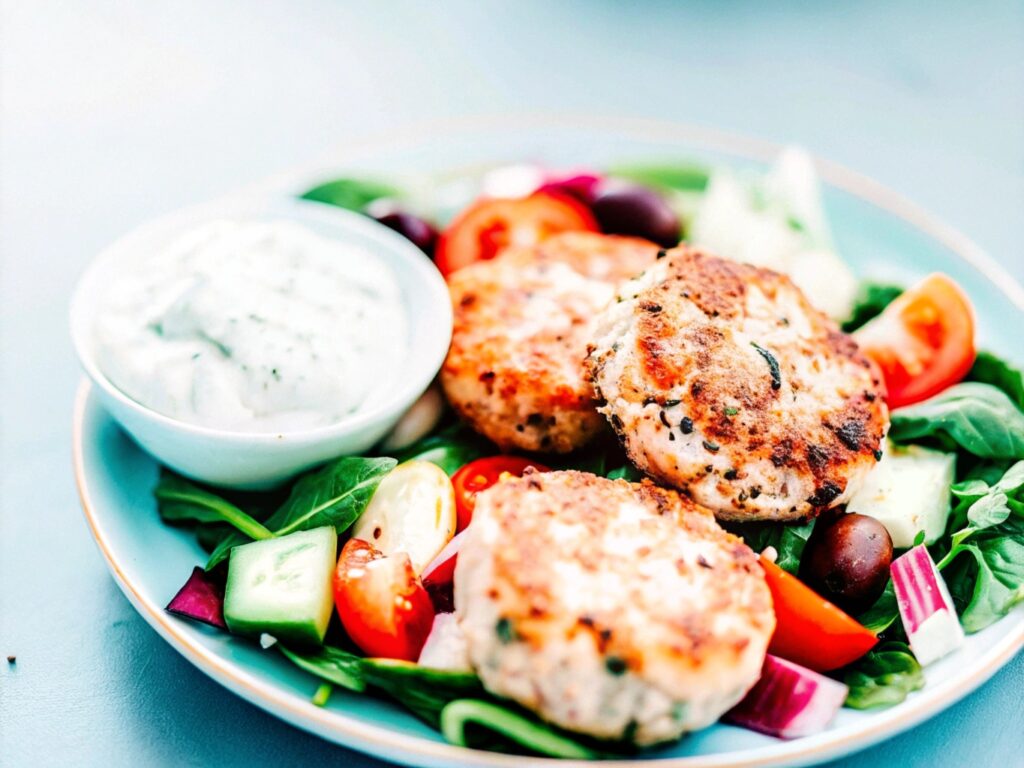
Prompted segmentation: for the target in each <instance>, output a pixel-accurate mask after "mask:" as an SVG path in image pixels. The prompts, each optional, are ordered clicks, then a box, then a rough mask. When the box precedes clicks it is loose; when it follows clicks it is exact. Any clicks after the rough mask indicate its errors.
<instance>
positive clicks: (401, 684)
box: [278, 643, 486, 727]
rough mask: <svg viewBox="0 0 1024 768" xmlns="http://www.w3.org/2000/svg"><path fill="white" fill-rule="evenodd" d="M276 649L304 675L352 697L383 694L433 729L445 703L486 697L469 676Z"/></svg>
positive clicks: (328, 652)
mask: <svg viewBox="0 0 1024 768" xmlns="http://www.w3.org/2000/svg"><path fill="white" fill-rule="evenodd" d="M278 647H279V648H280V649H281V653H283V654H284V655H285V657H286V658H287V659H288V660H289V661H291V662H292V663H293V664H295V665H296V666H297V667H300V668H301V669H304V670H305V671H306V672H309V673H310V674H312V675H316V676H317V677H319V678H321V679H323V680H327V681H328V682H330V683H334V684H335V685H339V686H341V687H342V688H345V689H347V690H350V691H354V692H355V693H362V692H363V691H365V690H367V689H368V688H374V689H376V690H379V691H381V692H383V693H386V694H388V695H389V696H391V697H392V698H394V699H395V700H396V701H398V702H399V703H400V704H402V705H404V706H405V707H406V708H407V709H409V711H411V712H412V713H413V714H414V715H416V716H417V717H419V718H421V719H423V720H424V721H426V722H428V723H430V724H432V725H433V726H434V727H437V726H438V725H439V723H440V718H441V710H442V709H444V707H445V705H446V704H447V703H448V702H450V701H453V700H455V699H461V698H465V697H467V696H483V695H486V694H485V692H484V689H483V687H482V686H481V685H480V680H479V678H477V676H476V675H475V674H473V673H472V672H453V671H450V670H444V669H431V668H429V667H421V666H419V665H418V664H412V663H410V662H408V661H399V660H397V659H367V658H363V657H362V656H357V655H356V654H354V653H349V652H348V651H344V650H342V649H341V648H333V647H331V646H326V645H325V646H324V647H323V648H320V649H318V650H315V651H298V650H295V649H292V648H287V647H285V646H283V645H281V643H278Z"/></svg>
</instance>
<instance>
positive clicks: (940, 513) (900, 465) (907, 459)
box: [846, 441, 956, 549]
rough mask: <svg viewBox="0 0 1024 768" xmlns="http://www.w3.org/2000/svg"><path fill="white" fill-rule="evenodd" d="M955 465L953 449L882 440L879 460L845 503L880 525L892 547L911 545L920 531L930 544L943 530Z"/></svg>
mask: <svg viewBox="0 0 1024 768" xmlns="http://www.w3.org/2000/svg"><path fill="white" fill-rule="evenodd" d="M955 470H956V454H954V453H942V452H940V451H933V450H931V449H930V448H922V447H921V446H918V445H896V444H895V443H892V442H888V441H887V443H886V446H885V453H884V455H883V456H882V460H881V461H880V462H878V464H877V466H875V467H874V469H872V470H871V474H869V475H868V477H867V480H866V482H865V483H864V485H863V486H862V487H861V489H860V490H859V491H857V493H855V494H854V496H853V498H852V499H850V502H849V504H847V505H846V510H847V511H848V512H859V513H860V514H862V515H867V516H868V517H873V518H875V519H876V520H877V521H878V522H880V523H881V524H882V525H884V526H885V527H886V528H887V529H888V531H889V535H890V536H891V537H892V545H893V546H894V547H896V548H897V549H906V548H909V547H912V546H914V541H915V539H916V538H917V534H918V532H920V531H924V543H925V544H931V543H933V542H934V541H936V540H937V539H938V538H939V537H940V536H942V534H943V532H945V530H946V521H947V520H948V519H949V511H950V510H949V486H950V485H952V483H953V479H954V475H955Z"/></svg>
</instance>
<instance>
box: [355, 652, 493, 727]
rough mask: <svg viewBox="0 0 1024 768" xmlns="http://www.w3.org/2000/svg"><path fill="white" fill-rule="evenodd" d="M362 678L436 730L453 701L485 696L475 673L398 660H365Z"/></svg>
mask: <svg viewBox="0 0 1024 768" xmlns="http://www.w3.org/2000/svg"><path fill="white" fill-rule="evenodd" d="M363 675H364V676H365V678H366V681H367V683H368V684H370V685H371V686H373V687H374V688H377V689H378V690H381V691H383V692H384V693H387V694H388V695H390V696H391V697H392V698H394V699H395V700H396V701H398V702H400V703H401V704H402V705H403V706H404V707H406V708H407V709H408V710H409V711H410V712H412V713H413V714H414V715H416V716H417V717H419V718H420V719H422V720H424V721H426V722H428V723H430V724H431V725H433V726H434V727H437V726H438V725H440V721H441V710H442V709H444V707H445V705H447V704H448V703H449V702H450V701H453V700H455V699H460V698H464V697H467V696H482V695H485V694H484V689H483V686H481V685H480V680H479V678H477V676H476V675H475V674H473V673H472V672H453V671H450V670H444V669H430V668H429V667H421V666H419V665H418V664H412V663H410V662H407V661H398V660H395V659H364V660H363Z"/></svg>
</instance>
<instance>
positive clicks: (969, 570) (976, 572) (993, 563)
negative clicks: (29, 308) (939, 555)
mask: <svg viewBox="0 0 1024 768" xmlns="http://www.w3.org/2000/svg"><path fill="white" fill-rule="evenodd" d="M965 554H966V555H968V557H959V556H960V555H965ZM950 556H951V558H953V559H951V560H949V562H948V563H947V565H948V566H949V567H947V568H945V569H944V570H943V574H942V575H943V578H944V579H945V581H946V584H947V586H948V587H949V591H950V594H951V595H952V597H953V601H954V602H955V603H956V605H957V611H958V613H959V614H960V623H961V624H963V627H964V630H966V631H967V632H978V631H979V630H982V629H984V628H985V627H987V626H989V625H990V624H992V623H993V622H995V621H998V620H999V619H1001V618H1002V617H1003V616H1005V615H1006V614H1007V613H1009V612H1010V610H1011V609H1012V608H1013V607H1014V606H1015V605H1017V604H1018V603H1020V602H1022V601H1024V531H1020V530H1019V529H1018V530H1017V531H1013V530H1012V529H1010V528H1003V527H1002V526H999V527H996V528H992V529H989V530H988V531H986V532H985V533H984V534H982V535H979V536H976V537H974V538H973V539H972V540H971V541H970V542H969V543H967V544H961V545H958V546H956V547H954V548H953V550H952V551H951V552H950Z"/></svg>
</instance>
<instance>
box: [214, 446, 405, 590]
mask: <svg viewBox="0 0 1024 768" xmlns="http://www.w3.org/2000/svg"><path fill="white" fill-rule="evenodd" d="M396 463H397V462H396V461H395V460H394V459H390V458H387V457H378V458H362V457H359V456H343V457H342V458H340V459H336V460H334V461H332V462H331V463H330V464H328V465H327V466H325V467H323V468H322V469H319V470H317V471H315V472H312V473H310V474H308V475H305V476H304V477H302V478H300V479H299V481H298V482H296V483H295V485H294V486H292V490H291V493H290V494H289V496H288V498H287V499H286V500H285V502H284V503H283V504H282V505H281V506H280V507H279V508H278V510H277V511H276V512H274V514H272V515H271V516H270V517H269V518H267V520H266V522H265V523H264V525H265V526H266V527H267V528H268V529H269V530H270V531H271V532H272V533H273V535H274V536H287V535H288V534H289V533H296V532H298V531H308V530H310V529H312V528H320V527H321V526H324V525H333V526H334V528H335V530H336V531H337V532H338V533H339V534H341V533H344V532H345V531H346V530H347V529H348V527H349V526H350V525H352V523H354V522H355V520H356V518H357V517H359V515H360V514H361V513H362V511H363V509H365V508H366V505H367V504H368V503H369V501H370V499H371V498H372V497H373V494H374V491H376V490H377V486H378V485H379V484H380V481H381V480H383V479H384V476H385V475H386V474H387V473H388V472H390V471H391V470H392V469H394V467H395V464H396ZM246 541H248V538H247V537H245V536H242V535H240V534H233V535H231V536H229V537H228V538H226V539H224V540H223V541H222V542H221V543H220V544H219V545H218V546H217V548H216V549H214V551H213V553H212V554H211V555H210V559H209V561H207V563H206V570H210V569H211V568H214V567H215V566H216V565H217V564H218V563H220V562H221V561H223V560H224V559H225V558H226V557H227V556H228V555H229V554H230V552H231V549H232V548H233V547H236V546H238V545H239V544H244V543H246Z"/></svg>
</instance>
